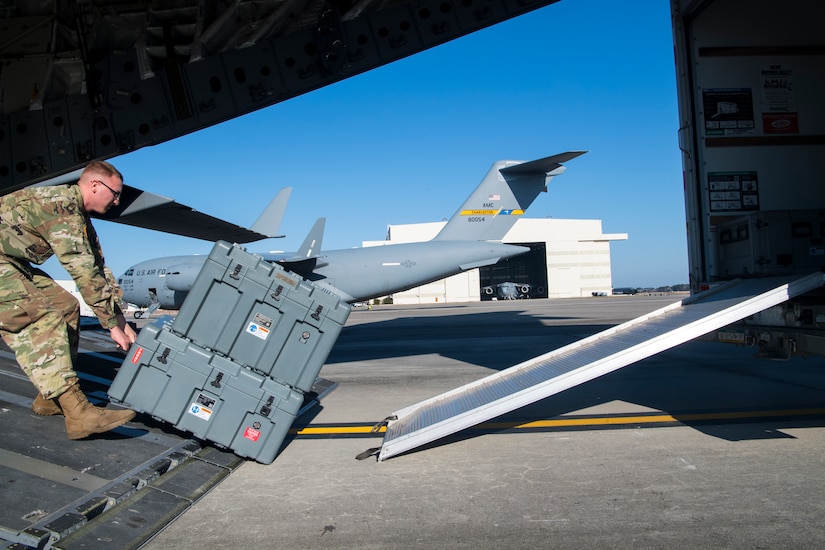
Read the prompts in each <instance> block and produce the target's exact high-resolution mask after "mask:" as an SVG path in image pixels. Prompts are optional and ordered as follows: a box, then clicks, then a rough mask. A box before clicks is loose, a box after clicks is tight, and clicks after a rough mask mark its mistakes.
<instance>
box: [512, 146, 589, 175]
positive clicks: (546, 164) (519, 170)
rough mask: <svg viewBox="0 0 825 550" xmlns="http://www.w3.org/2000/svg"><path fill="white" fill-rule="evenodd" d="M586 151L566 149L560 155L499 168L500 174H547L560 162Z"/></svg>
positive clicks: (557, 166)
mask: <svg viewBox="0 0 825 550" xmlns="http://www.w3.org/2000/svg"><path fill="white" fill-rule="evenodd" d="M586 152H587V151H568V152H567V153H561V154H560V155H553V156H551V157H545V158H543V159H539V160H533V161H530V162H523V163H521V164H516V165H514V166H508V167H506V168H502V169H501V173H502V174H549V173H550V172H552V171H553V170H556V169H557V168H559V167H561V163H562V162H567V161H568V160H572V159H574V158H576V157H579V156H581V155H583V154H585V153H586Z"/></svg>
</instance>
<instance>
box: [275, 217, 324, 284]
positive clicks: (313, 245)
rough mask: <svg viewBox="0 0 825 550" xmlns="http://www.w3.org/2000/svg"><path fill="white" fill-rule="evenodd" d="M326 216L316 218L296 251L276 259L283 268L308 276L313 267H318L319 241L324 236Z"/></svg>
mask: <svg viewBox="0 0 825 550" xmlns="http://www.w3.org/2000/svg"><path fill="white" fill-rule="evenodd" d="M326 222H327V219H326V218H318V219H317V220H315V224H314V225H313V226H312V229H310V230H309V233H308V234H307V236H306V238H305V239H304V242H303V243H302V244H301V246H300V248H298V251H297V252H296V253H295V255H294V256H292V257H290V258H284V259H282V260H278V263H279V264H281V265H282V266H283V267H284V268H285V269H288V270H290V271H294V272H295V273H298V274H299V275H303V276H308V274H309V273H311V272H312V270H313V269H315V268H316V267H318V255H319V253H320V252H321V241H322V240H323V236H324V226H325V225H326Z"/></svg>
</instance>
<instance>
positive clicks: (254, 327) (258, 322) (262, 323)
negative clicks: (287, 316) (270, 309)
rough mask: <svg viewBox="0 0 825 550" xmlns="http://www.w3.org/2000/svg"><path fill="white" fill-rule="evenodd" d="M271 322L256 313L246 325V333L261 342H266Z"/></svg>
mask: <svg viewBox="0 0 825 550" xmlns="http://www.w3.org/2000/svg"><path fill="white" fill-rule="evenodd" d="M272 322H273V321H272V319H270V318H269V317H267V316H265V315H261V314H260V313H256V314H255V317H254V318H253V319H252V321H251V322H250V323H249V324H248V325H246V332H247V333H249V334H251V335H252V336H255V337H257V338H260V339H261V340H266V339H267V337H268V336H269V331H270V329H271V328H272Z"/></svg>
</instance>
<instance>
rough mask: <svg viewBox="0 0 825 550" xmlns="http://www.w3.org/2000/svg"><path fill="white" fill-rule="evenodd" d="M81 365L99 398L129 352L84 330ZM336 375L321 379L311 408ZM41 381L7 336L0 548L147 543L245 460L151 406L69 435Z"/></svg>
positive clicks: (2, 351) (1, 354) (1, 364)
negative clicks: (106, 427) (45, 404)
mask: <svg viewBox="0 0 825 550" xmlns="http://www.w3.org/2000/svg"><path fill="white" fill-rule="evenodd" d="M80 346H81V349H80V354H79V357H78V361H77V364H76V366H75V367H76V370H77V372H78V375H79V377H80V385H81V388H82V389H83V391H84V393H85V394H86V395H87V396H88V398H89V400H90V401H91V402H92V403H94V404H96V405H100V404H103V403H105V402H106V401H107V400H108V396H107V393H106V391H107V389H108V387H109V385H111V381H112V379H113V378H114V375H115V372H116V368H117V367H118V366H119V365H120V364H121V362H122V361H123V357H124V356H123V354H122V353H116V352H114V351H112V350H113V348H114V346H113V344H112V343H111V340H110V339H109V337H108V334H106V333H104V332H102V331H100V329H99V325H97V327H96V329H95V328H94V327H92V328H88V327H85V328H83V329H82V330H81V342H80ZM332 389H334V384H331V383H330V382H328V381H326V380H323V379H320V378H319V379H318V381H316V384H315V386H313V392H312V393H311V394H307V395H308V397H310V399H308V400H307V402H306V403H305V405H304V407H303V408H302V409H301V411H300V412H299V413H298V415H299V417H300V415H302V414H304V413H306V412H307V411H308V410H309V409H310V408H312V406H313V405H314V404H316V403H317V401H318V400H320V399H321V397H322V396H323V395H325V394H326V393H328V392H329V391H332ZM35 394H36V390H35V388H34V386H33V385H32V383H31V382H30V381H29V380H28V378H27V377H26V376H25V375H24V374H23V372H22V371H21V370H20V367H19V366H18V365H17V362H16V361H15V359H14V354H13V353H11V352H10V351H9V350H8V348H6V347H5V346H4V345H3V344H2V343H1V342H0V433H2V434H3V437H2V438H0V479H2V483H0V502H2V506H0V550H2V549H12V548H13V549H15V550H17V549H25V548H38V549H44V550H47V549H72V548H113V549H114V548H117V549H123V548H140V547H141V546H142V545H143V544H145V543H146V542H147V541H148V540H149V539H151V537H153V536H154V535H155V534H157V533H158V532H159V531H161V530H162V529H163V528H164V527H165V526H166V525H168V524H169V523H170V522H172V521H174V520H175V519H176V518H177V517H179V516H180V515H181V514H183V513H184V512H186V511H187V510H188V509H189V508H190V507H191V506H192V504H193V503H194V502H196V501H197V500H198V499H200V498H201V497H202V496H204V495H205V494H207V493H208V492H209V491H210V490H211V489H212V488H213V487H215V486H216V485H217V484H218V483H220V482H221V481H223V480H224V479H226V478H227V477H228V476H229V475H230V474H231V473H232V472H234V471H235V470H236V469H237V468H238V467H240V466H241V465H243V464H244V463H245V462H246V459H243V458H240V457H238V456H237V455H235V454H234V453H232V452H231V451H228V450H224V449H219V448H217V447H215V446H212V445H210V444H208V443H206V442H203V441H200V440H197V439H193V438H191V436H190V435H189V434H186V433H184V432H180V431H178V430H175V429H174V428H172V427H171V426H170V425H168V424H166V423H164V422H159V421H156V420H154V419H152V418H150V417H149V416H147V415H138V416H137V417H135V419H134V420H133V421H132V422H129V423H128V424H125V425H124V426H121V427H119V428H116V429H114V430H112V431H110V432H107V433H104V434H98V435H96V436H92V437H90V438H86V439H83V440H76V441H72V440H68V439H67V438H66V430H65V423H64V420H63V417H62V416H48V417H47V416H38V415H35V414H34V413H32V411H31V404H32V399H33V397H34V396H35Z"/></svg>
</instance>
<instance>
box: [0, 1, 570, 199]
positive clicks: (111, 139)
mask: <svg viewBox="0 0 825 550" xmlns="http://www.w3.org/2000/svg"><path fill="white" fill-rule="evenodd" d="M556 1H558V0H414V1H411V0H305V1H289V0H254V1H253V0H249V1H243V0H241V1H238V0H222V1H216V2H203V1H202V0H175V1H159V0H153V1H143V2H141V1H134V0H29V1H25V2H24V1H22V0H0V14H2V24H1V25H0V56H2V64H0V86H2V94H0V193H6V192H9V191H11V190H14V189H18V188H21V187H24V186H26V185H28V184H31V183H35V182H38V181H41V180H45V179H49V178H52V177H55V176H59V175H62V174H66V173H68V172H71V171H74V170H76V169H78V168H80V167H82V166H83V165H85V164H86V163H87V162H89V161H90V160H93V159H106V158H111V157H114V156H116V155H118V154H122V153H124V152H128V151H132V150H135V149H138V148H140V147H144V146H146V145H154V144H158V143H162V142H164V141H168V140H170V139H173V138H175V137H178V136H181V135H184V134H187V133H190V132H194V131H197V130H199V129H202V128H205V127H208V126H211V125H214V124H217V123H219V122H223V121H225V120H228V119H231V118H234V117H237V116H240V115H243V114H245V113H249V112H251V111H254V110H257V109H260V108H263V107H266V106H269V105H272V104H275V103H278V102H281V101H284V100H286V99H289V98H291V97H295V96H297V95H300V94H303V93H307V92H310V91H312V90H315V89H318V88H321V87H323V86H326V85H328V84H331V83H334V82H337V81H340V80H343V79H345V78H349V77H350V76H354V75H357V74H359V73H362V72H364V71H367V70H370V69H373V68H376V67H379V66H381V65H384V64H387V63H390V62H392V61H395V60H398V59H401V58H403V57H406V56H409V55H412V54H414V53H417V52H420V51H422V50H425V49H428V48H431V47H434V46H437V45H439V44H442V43H444V42H447V41H449V40H453V39H455V38H458V37H460V36H463V35H466V34H469V33H471V32H473V31H476V30H479V29H482V28H484V27H488V26H490V25H493V24H495V23H498V22H501V21H504V20H506V19H510V18H512V17H515V16H517V15H520V14H523V13H526V12H529V11H532V10H535V9H538V8H540V7H543V6H546V5H549V4H552V3H554V2H556Z"/></svg>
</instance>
